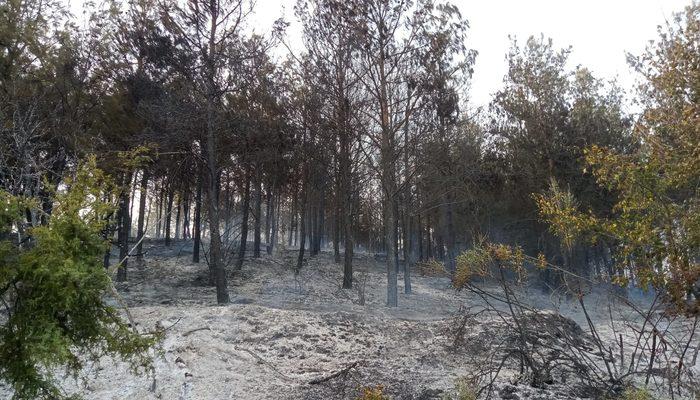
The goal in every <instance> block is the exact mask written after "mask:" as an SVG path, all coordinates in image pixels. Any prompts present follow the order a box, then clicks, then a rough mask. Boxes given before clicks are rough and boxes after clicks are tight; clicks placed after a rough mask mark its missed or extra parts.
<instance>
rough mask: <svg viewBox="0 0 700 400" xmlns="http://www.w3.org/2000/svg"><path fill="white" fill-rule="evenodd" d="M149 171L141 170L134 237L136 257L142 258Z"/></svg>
mask: <svg viewBox="0 0 700 400" xmlns="http://www.w3.org/2000/svg"><path fill="white" fill-rule="evenodd" d="M149 175H150V173H149V172H148V170H145V169H144V170H143V175H142V176H141V190H140V192H139V219H138V223H137V224H138V225H137V228H136V237H137V238H136V239H137V240H138V241H139V244H138V246H137V247H136V259H137V260H139V261H141V260H143V240H142V238H143V236H144V235H145V226H144V221H145V217H146V197H147V194H148V179H149Z"/></svg>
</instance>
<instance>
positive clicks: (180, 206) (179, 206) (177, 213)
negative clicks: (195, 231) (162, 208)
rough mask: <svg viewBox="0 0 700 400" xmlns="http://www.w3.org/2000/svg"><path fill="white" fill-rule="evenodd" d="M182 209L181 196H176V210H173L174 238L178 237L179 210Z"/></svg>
mask: <svg viewBox="0 0 700 400" xmlns="http://www.w3.org/2000/svg"><path fill="white" fill-rule="evenodd" d="M181 211H182V196H180V195H178V196H177V211H176V212H175V240H178V239H180V212H181Z"/></svg>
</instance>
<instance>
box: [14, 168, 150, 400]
mask: <svg viewBox="0 0 700 400" xmlns="http://www.w3.org/2000/svg"><path fill="white" fill-rule="evenodd" d="M66 183H67V185H66V186H67V189H66V190H62V191H60V192H58V193H55V207H54V211H53V213H52V215H51V216H50V218H49V219H48V223H47V224H46V225H42V226H37V227H33V228H29V229H27V230H26V235H27V236H26V237H23V238H20V239H19V240H17V237H18V234H17V232H18V227H19V226H20V225H21V221H22V218H23V214H24V213H25V212H26V210H28V209H29V210H30V212H31V211H34V212H39V211H38V210H35V209H32V208H31V207H32V206H33V205H34V204H35V201H33V200H32V199H21V198H16V197H13V196H11V195H9V194H8V193H6V192H3V191H1V190H0V222H1V223H2V225H0V238H4V240H3V241H2V242H0V297H1V298H2V305H3V310H2V311H1V312H0V377H1V379H2V380H4V381H6V382H7V383H9V384H11V385H12V387H13V389H14V391H15V398H17V399H36V398H47V399H48V398H50V399H55V398H64V397H66V396H65V394H64V393H63V391H62V390H61V389H60V387H59V386H58V384H57V382H56V380H55V379H54V376H53V371H56V370H58V369H65V370H66V371H68V372H69V373H71V374H72V375H73V376H75V377H77V376H78V374H79V372H80V371H81V369H82V367H83V364H84V363H86V362H93V361H96V360H98V359H99V358H100V357H102V356H112V357H117V358H120V359H122V360H123V361H126V362H128V363H129V365H130V366H131V367H132V369H133V370H134V371H135V372H143V371H147V370H149V369H150V368H151V360H150V357H149V356H148V350H149V348H151V346H152V345H153V344H154V343H155V342H156V340H157V339H158V336H159V335H157V334H149V335H141V334H140V333H138V332H137V331H136V330H135V329H133V328H132V327H130V326H129V324H128V323H126V322H125V321H124V320H123V319H122V318H121V315H120V312H119V310H117V309H115V308H113V307H111V306H109V305H108V304H107V302H106V299H107V297H108V293H109V292H110V290H111V288H112V283H111V280H110V277H109V276H108V274H107V272H106V271H105V269H104V268H103V265H102V257H103V256H104V253H105V250H106V246H107V244H106V242H105V240H104V239H103V238H102V235H101V232H102V230H103V229H104V228H105V223H106V222H105V221H106V218H105V217H106V216H108V215H109V214H110V213H112V212H114V205H112V204H110V203H107V202H104V201H103V200H102V199H103V198H104V197H105V196H104V195H105V191H106V190H107V191H109V190H112V188H113V187H114V186H113V185H111V183H110V180H109V178H108V177H107V176H105V175H104V174H103V173H102V172H101V171H100V170H98V169H97V168H96V167H95V161H94V160H89V161H88V162H86V163H84V164H83V165H82V166H80V167H79V168H78V171H77V173H76V174H75V176H74V177H73V178H72V179H69V180H67V181H66Z"/></svg>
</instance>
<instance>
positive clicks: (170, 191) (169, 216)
mask: <svg viewBox="0 0 700 400" xmlns="http://www.w3.org/2000/svg"><path fill="white" fill-rule="evenodd" d="M174 198H175V191H174V190H173V187H172V184H171V183H170V182H169V183H168V208H167V209H166V210H165V247H170V222H171V219H172V214H173V199H174Z"/></svg>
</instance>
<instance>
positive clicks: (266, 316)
mask: <svg viewBox="0 0 700 400" xmlns="http://www.w3.org/2000/svg"><path fill="white" fill-rule="evenodd" d="M147 248H148V249H147V255H146V258H145V261H144V262H143V263H142V264H138V263H137V262H136V261H132V262H131V263H130V266H129V281H128V282H126V283H123V284H119V285H118V286H117V288H118V290H119V292H120V293H121V295H122V296H123V297H124V299H125V300H126V301H127V303H128V305H129V309H130V312H131V314H132V316H133V318H134V320H135V321H136V322H137V324H138V328H139V329H140V330H141V331H149V330H153V329H155V328H156V327H157V326H158V327H165V328H166V331H165V337H164V340H163V341H162V343H161V344H160V346H159V347H160V349H159V352H158V354H157V355H156V357H155V374H154V376H140V377H136V376H133V375H131V374H130V373H129V372H128V370H127V369H126V368H125V366H124V365H122V364H121V363H119V362H113V361H110V360H105V361H104V362H101V363H100V365H97V366H93V367H91V368H90V370H86V371H85V378H87V379H85V380H80V381H75V380H73V379H72V378H66V381H65V382H64V386H65V387H66V388H67V389H68V390H69V391H72V392H73V391H75V392H78V393H80V394H82V395H83V396H84V397H85V398H87V399H131V400H136V399H181V400H193V399H216V400H219V399H356V398H357V397H358V394H359V393H360V391H361V388H362V387H368V386H375V385H382V386H383V387H384V392H385V393H386V394H387V395H389V396H390V397H391V398H392V399H440V398H442V396H444V395H446V394H453V393H454V390H455V389H454V388H455V382H456V380H457V379H458V378H460V377H463V376H465V375H466V374H468V373H469V372H470V371H472V369H473V367H474V359H473V358H471V357H470V354H469V352H465V351H464V350H457V349H455V348H454V347H453V344H454V341H455V335H454V327H455V322H456V321H458V320H459V316H460V315H462V314H463V310H464V307H469V306H473V305H477V304H478V303H479V301H480V300H479V299H478V298H476V297H475V296H474V295H470V294H468V293H464V292H456V291H455V290H453V289H451V286H450V280H449V279H448V278H447V277H421V276H417V274H414V276H413V279H412V283H413V285H412V286H413V292H412V294H408V295H407V294H404V293H403V287H402V286H403V285H402V278H401V275H400V276H399V283H400V284H399V306H398V307H397V308H387V307H386V306H385V299H386V297H385V296H386V273H385V270H384V266H383V263H381V262H377V261H375V259H374V258H373V257H372V256H371V255H367V254H358V255H357V257H356V259H355V264H354V265H355V275H354V276H355V287H356V288H355V289H350V290H344V289H342V288H341V284H342V266H340V265H337V264H335V263H334V262H333V259H332V254H328V253H322V254H320V255H318V256H316V257H313V258H311V257H310V258H309V259H308V262H307V263H306V265H305V266H304V268H303V269H302V271H301V274H300V275H299V276H297V277H295V276H294V273H293V270H292V265H293V262H294V259H295V257H296V254H297V253H296V252H291V251H284V250H283V251H281V252H280V254H278V255H277V256H276V257H270V256H267V255H265V256H263V257H262V258H260V259H256V260H248V261H247V262H246V263H245V265H244V268H243V270H242V271H241V272H239V273H237V274H235V275H233V274H231V275H230V279H229V291H230V293H231V304H230V305H227V306H218V305H216V298H215V290H214V289H213V288H212V287H210V286H208V285H207V284H206V282H207V278H206V277H207V264H206V262H201V263H199V264H194V263H192V262H191V250H190V249H191V246H190V244H188V243H185V242H177V243H174V244H173V245H172V246H171V248H170V249H166V248H164V247H163V245H162V243H158V244H157V245H155V244H149V245H148V246H147ZM358 288H360V289H358ZM361 288H363V290H361ZM522 290H523V292H522V293H521V294H522V295H523V296H527V299H528V300H529V302H530V304H534V305H536V306H537V307H539V308H544V309H548V308H549V309H552V308H556V309H557V310H558V312H560V313H561V314H562V315H564V316H567V317H570V318H572V319H573V320H574V321H576V322H577V323H579V325H581V326H583V325H582V324H583V323H584V321H583V320H582V318H583V317H582V315H581V313H580V310H578V306H577V304H575V303H573V302H571V303H569V302H567V301H566V300H563V301H562V300H557V301H556V303H557V304H554V303H555V302H554V301H553V297H551V296H549V295H545V294H543V293H542V292H541V291H539V290H536V289H522ZM363 292H364V293H363ZM363 297H364V304H362V298H363ZM594 301H599V302H600V310H598V311H596V312H595V315H599V317H600V318H605V317H604V314H605V312H607V311H604V310H603V308H604V304H607V299H604V298H602V297H600V298H597V299H594ZM591 307H592V308H593V309H596V304H592V306H591ZM489 326H490V325H489V324H486V323H483V324H482V323H480V322H478V320H477V322H476V323H472V324H470V326H469V327H468V329H467V335H468V336H469V337H472V338H482V340H493V339H494V338H493V337H490V334H491V331H490V329H491V328H490V327H489ZM344 370H346V371H345V372H343V371H344ZM337 372H341V373H340V374H338V375H337V376H335V375H334V373H337ZM511 375H512V374H511ZM508 376H509V375H508V374H507V373H506V374H504V378H501V379H499V382H498V384H497V385H496V386H497V390H496V392H495V393H494V396H493V398H503V399H524V398H530V399H574V398H578V397H576V396H575V395H572V394H571V393H570V391H569V390H567V388H566V387H564V386H562V385H557V384H554V385H551V386H549V387H547V388H546V389H533V388H530V387H528V386H526V385H522V384H520V385H517V384H515V383H514V382H509V380H508V379H507V377H508ZM324 378H329V379H327V380H326V381H324V382H320V383H315V382H314V381H317V380H323V379H324ZM0 392H1V391H0ZM0 394H1V393H0Z"/></svg>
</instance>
